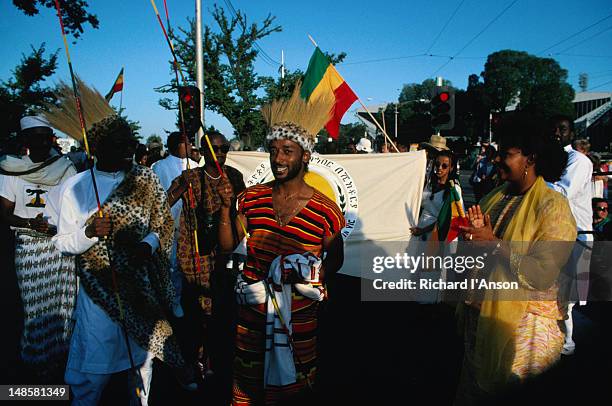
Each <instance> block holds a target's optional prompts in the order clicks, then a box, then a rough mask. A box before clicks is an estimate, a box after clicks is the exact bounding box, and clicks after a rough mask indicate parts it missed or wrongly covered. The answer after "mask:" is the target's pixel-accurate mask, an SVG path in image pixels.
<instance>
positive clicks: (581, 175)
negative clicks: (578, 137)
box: [548, 145, 593, 241]
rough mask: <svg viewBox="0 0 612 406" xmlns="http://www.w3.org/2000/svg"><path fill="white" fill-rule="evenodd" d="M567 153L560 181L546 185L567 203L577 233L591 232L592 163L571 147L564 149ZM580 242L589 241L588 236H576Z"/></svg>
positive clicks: (590, 238) (591, 237)
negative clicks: (565, 199)
mask: <svg viewBox="0 0 612 406" xmlns="http://www.w3.org/2000/svg"><path fill="white" fill-rule="evenodd" d="M565 151H567V153H568V160H567V166H566V167H565V171H564V172H563V175H562V176H561V179H560V180H559V181H557V182H555V183H553V184H551V183H549V184H548V185H549V186H550V187H552V188H553V189H554V190H556V191H557V192H559V193H561V194H562V195H563V196H565V197H566V198H567V200H568V201H569V206H570V209H571V211H572V214H573V215H574V219H575V220H576V225H577V226H578V231H592V230H593V207H592V202H591V199H592V189H591V188H592V186H591V178H592V176H593V163H592V162H591V160H590V159H589V158H588V157H587V156H586V155H584V154H582V153H580V152H578V151H576V150H575V149H573V148H572V146H571V145H568V146H566V147H565ZM578 239H579V240H581V241H591V240H592V239H593V236H592V235H590V234H578Z"/></svg>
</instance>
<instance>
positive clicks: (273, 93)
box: [261, 52, 346, 103]
mask: <svg viewBox="0 0 612 406" xmlns="http://www.w3.org/2000/svg"><path fill="white" fill-rule="evenodd" d="M325 55H326V56H327V57H328V58H329V60H330V62H331V63H332V64H333V65H339V64H341V63H342V61H344V59H345V58H346V52H340V53H339V54H334V53H327V52H325ZM305 73H306V72H304V71H302V70H300V69H296V70H294V71H293V72H287V73H285V77H284V78H282V77H278V78H274V77H271V76H264V77H262V78H261V81H262V85H263V88H264V91H265V96H264V97H263V99H262V101H263V102H264V103H268V102H270V101H272V100H275V99H285V98H288V97H289V96H291V93H293V89H295V85H296V83H297V82H298V81H300V80H302V79H304V74H305Z"/></svg>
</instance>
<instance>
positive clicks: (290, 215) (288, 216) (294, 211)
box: [274, 204, 302, 227]
mask: <svg viewBox="0 0 612 406" xmlns="http://www.w3.org/2000/svg"><path fill="white" fill-rule="evenodd" d="M301 206H302V205H301V204H298V205H297V206H296V207H294V208H293V209H292V210H291V211H290V212H289V213H288V214H283V216H282V217H284V218H285V221H283V220H282V218H281V215H280V214H279V213H278V212H277V211H276V209H274V219H275V220H276V222H277V223H278V225H279V226H281V227H285V226H286V225H287V224H289V222H290V221H291V220H292V219H293V217H294V216H295V215H296V214H297V212H298V211H300V209H301Z"/></svg>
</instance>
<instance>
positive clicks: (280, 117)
mask: <svg viewBox="0 0 612 406" xmlns="http://www.w3.org/2000/svg"><path fill="white" fill-rule="evenodd" d="M301 87H302V83H301V82H298V83H297V84H296V85H295V89H294V90H293V94H291V97H290V98H288V99H280V100H274V101H273V102H271V103H269V104H266V105H264V106H262V107H261V113H262V114H263V117H264V120H265V121H266V124H267V125H268V127H270V128H271V127H273V126H275V125H277V124H280V123H293V124H297V125H298V126H300V127H302V128H303V129H304V130H306V132H307V133H308V135H309V136H310V137H312V138H313V139H314V138H315V136H316V135H317V134H318V132H319V131H320V130H321V129H322V128H323V127H324V126H325V124H327V122H328V121H329V120H330V118H331V116H332V109H333V108H334V103H335V99H334V97H333V96H332V95H331V94H324V95H322V96H321V97H319V98H317V99H316V100H308V101H306V100H304V99H302V97H301V96H300V88H301Z"/></svg>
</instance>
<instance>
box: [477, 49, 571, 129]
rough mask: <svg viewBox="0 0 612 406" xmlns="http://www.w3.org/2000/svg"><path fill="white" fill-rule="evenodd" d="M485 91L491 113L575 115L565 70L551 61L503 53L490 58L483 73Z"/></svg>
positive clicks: (516, 52) (515, 53)
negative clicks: (508, 111) (513, 106)
mask: <svg viewBox="0 0 612 406" xmlns="http://www.w3.org/2000/svg"><path fill="white" fill-rule="evenodd" d="M482 77H483V79H484V91H485V94H486V96H487V99H488V102H489V106H490V108H491V109H492V110H497V111H502V112H503V111H506V110H507V109H508V107H509V106H510V105H513V104H516V110H519V111H523V112H528V113H530V114H533V115H536V116H539V117H548V116H550V115H552V114H557V113H560V114H568V115H570V116H572V115H573V114H574V108H573V105H572V100H573V98H574V90H573V89H572V87H571V86H570V85H569V84H568V83H567V70H565V69H563V68H561V66H559V63H558V62H557V61H555V60H554V59H551V58H539V57H537V56H534V55H530V54H528V53H527V52H521V51H513V50H503V51H498V52H494V53H492V54H490V55H489V56H488V58H487V62H486V64H485V70H484V72H482Z"/></svg>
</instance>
